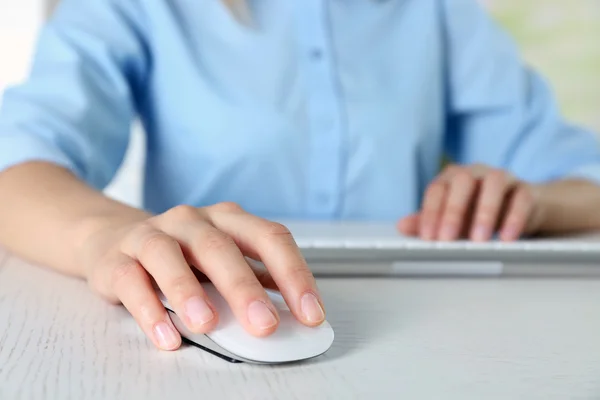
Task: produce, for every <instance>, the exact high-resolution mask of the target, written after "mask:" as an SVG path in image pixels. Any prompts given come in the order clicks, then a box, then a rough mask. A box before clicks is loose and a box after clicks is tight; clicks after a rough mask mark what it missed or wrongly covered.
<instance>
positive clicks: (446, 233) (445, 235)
mask: <svg viewBox="0 0 600 400" xmlns="http://www.w3.org/2000/svg"><path fill="white" fill-rule="evenodd" d="M455 237H456V228H455V227H454V226H452V225H445V226H444V227H443V228H442V231H441V232H440V239H441V240H452V239H454V238H455Z"/></svg>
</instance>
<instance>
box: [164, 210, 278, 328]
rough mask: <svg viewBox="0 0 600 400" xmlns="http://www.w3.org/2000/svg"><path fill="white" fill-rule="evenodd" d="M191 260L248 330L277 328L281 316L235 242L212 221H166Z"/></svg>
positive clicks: (167, 227)
mask: <svg viewBox="0 0 600 400" xmlns="http://www.w3.org/2000/svg"><path fill="white" fill-rule="evenodd" d="M166 225H169V226H165V228H164V229H165V230H166V232H167V233H169V234H170V235H172V236H173V237H175V238H176V239H177V241H178V242H179V243H180V244H181V246H182V248H183V249H184V253H185V254H186V256H187V258H188V260H189V261H190V262H191V263H192V264H193V265H194V266H195V267H197V268H198V269H200V270H201V271H202V273H204V274H205V275H206V276H207V277H208V278H209V279H210V281H211V282H212V283H213V285H214V286H215V288H216V289H217V290H218V291H219V293H220V294H221V295H222V296H223V298H224V299H225V300H226V301H227V303H228V304H229V306H230V307H231V310H232V312H233V314H234V315H235V316H236V318H237V319H238V321H239V322H240V324H242V326H243V327H244V329H246V331H247V332H249V333H250V334H253V335H255V336H266V335H269V334H271V333H273V332H274V331H275V329H276V328H277V325H278V324H279V316H278V315H277V311H276V309H275V306H274V305H273V304H272V302H271V300H270V299H269V296H268V295H267V293H266V292H265V289H264V288H263V287H262V285H261V284H260V282H259V281H258V279H257V278H256V276H255V275H254V272H253V271H252V269H251V268H250V266H249V265H248V263H247V261H246V259H245V258H244V256H243V255H242V252H241V251H240V249H239V248H238V247H237V246H236V244H235V242H234V241H233V240H232V239H231V238H230V237H229V236H228V235H227V234H225V233H223V232H221V231H220V230H218V229H217V228H216V227H214V226H213V225H211V224H210V223H209V221H206V220H204V219H197V220H195V221H191V222H190V221H188V222H187V223H185V222H181V223H178V224H166Z"/></svg>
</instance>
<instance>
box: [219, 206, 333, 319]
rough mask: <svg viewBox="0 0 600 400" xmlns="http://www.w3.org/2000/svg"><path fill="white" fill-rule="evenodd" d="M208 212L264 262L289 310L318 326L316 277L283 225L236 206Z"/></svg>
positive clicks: (244, 248) (320, 312) (319, 302)
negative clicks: (233, 208)
mask: <svg viewBox="0 0 600 400" xmlns="http://www.w3.org/2000/svg"><path fill="white" fill-rule="evenodd" d="M208 214H209V218H210V219H211V222H212V223H213V224H214V225H215V226H216V227H217V228H218V229H219V230H221V231H223V232H225V233H227V234H228V235H229V236H230V237H231V238H233V240H234V241H235V242H236V244H237V245H238V247H239V248H240V250H242V252H243V253H244V254H245V255H247V256H249V257H251V258H254V259H257V260H260V261H262V262H263V263H264V264H265V266H266V267H267V269H268V270H269V272H270V274H271V276H272V277H273V280H274V281H275V283H276V284H277V286H278V288H279V290H280V291H281V294H282V295H283V297H284V299H285V301H286V303H287V304H288V306H289V308H290V311H292V313H293V314H294V315H295V316H296V318H297V319H298V320H299V321H300V322H302V323H304V324H305V325H308V326H317V325H320V324H321V323H322V322H323V321H324V320H325V311H324V307H323V301H322V299H321V296H320V295H319V292H318V289H317V284H316V281H315V278H314V276H313V274H312V273H311V271H310V269H309V268H308V265H307V263H306V260H305V259H304V257H303V256H302V253H301V252H300V249H299V248H298V246H297V245H296V242H295V240H294V238H293V237H292V234H291V233H290V231H289V230H288V229H287V228H286V227H285V226H283V225H281V224H278V223H275V222H271V221H267V220H265V219H262V218H259V217H256V216H254V215H251V214H249V213H247V212H245V211H243V210H242V209H239V208H236V209H235V210H232V209H231V208H228V209H227V210H222V209H219V207H214V208H211V209H209V210H208Z"/></svg>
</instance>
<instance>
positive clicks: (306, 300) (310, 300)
mask: <svg viewBox="0 0 600 400" xmlns="http://www.w3.org/2000/svg"><path fill="white" fill-rule="evenodd" d="M300 308H301V309H302V314H303V315H304V318H305V319H306V320H307V321H308V322H321V321H323V320H324V319H325V312H324V311H323V308H322V307H321V304H319V301H318V300H317V297H316V296H315V295H314V294H312V293H306V294H305V295H304V296H302V300H301V301H300Z"/></svg>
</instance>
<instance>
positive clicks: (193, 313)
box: [185, 297, 215, 327]
mask: <svg viewBox="0 0 600 400" xmlns="http://www.w3.org/2000/svg"><path fill="white" fill-rule="evenodd" d="M185 313H186V315H187V317H188V318H189V319H190V322H191V323H192V325H194V326H196V327H200V326H202V325H204V324H206V323H208V322H210V321H212V320H213V319H214V318H215V314H214V313H213V310H212V309H211V308H210V307H209V306H208V303H207V302H206V300H204V299H203V298H202V297H192V298H191V299H189V300H188V301H187V303H186V304H185Z"/></svg>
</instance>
